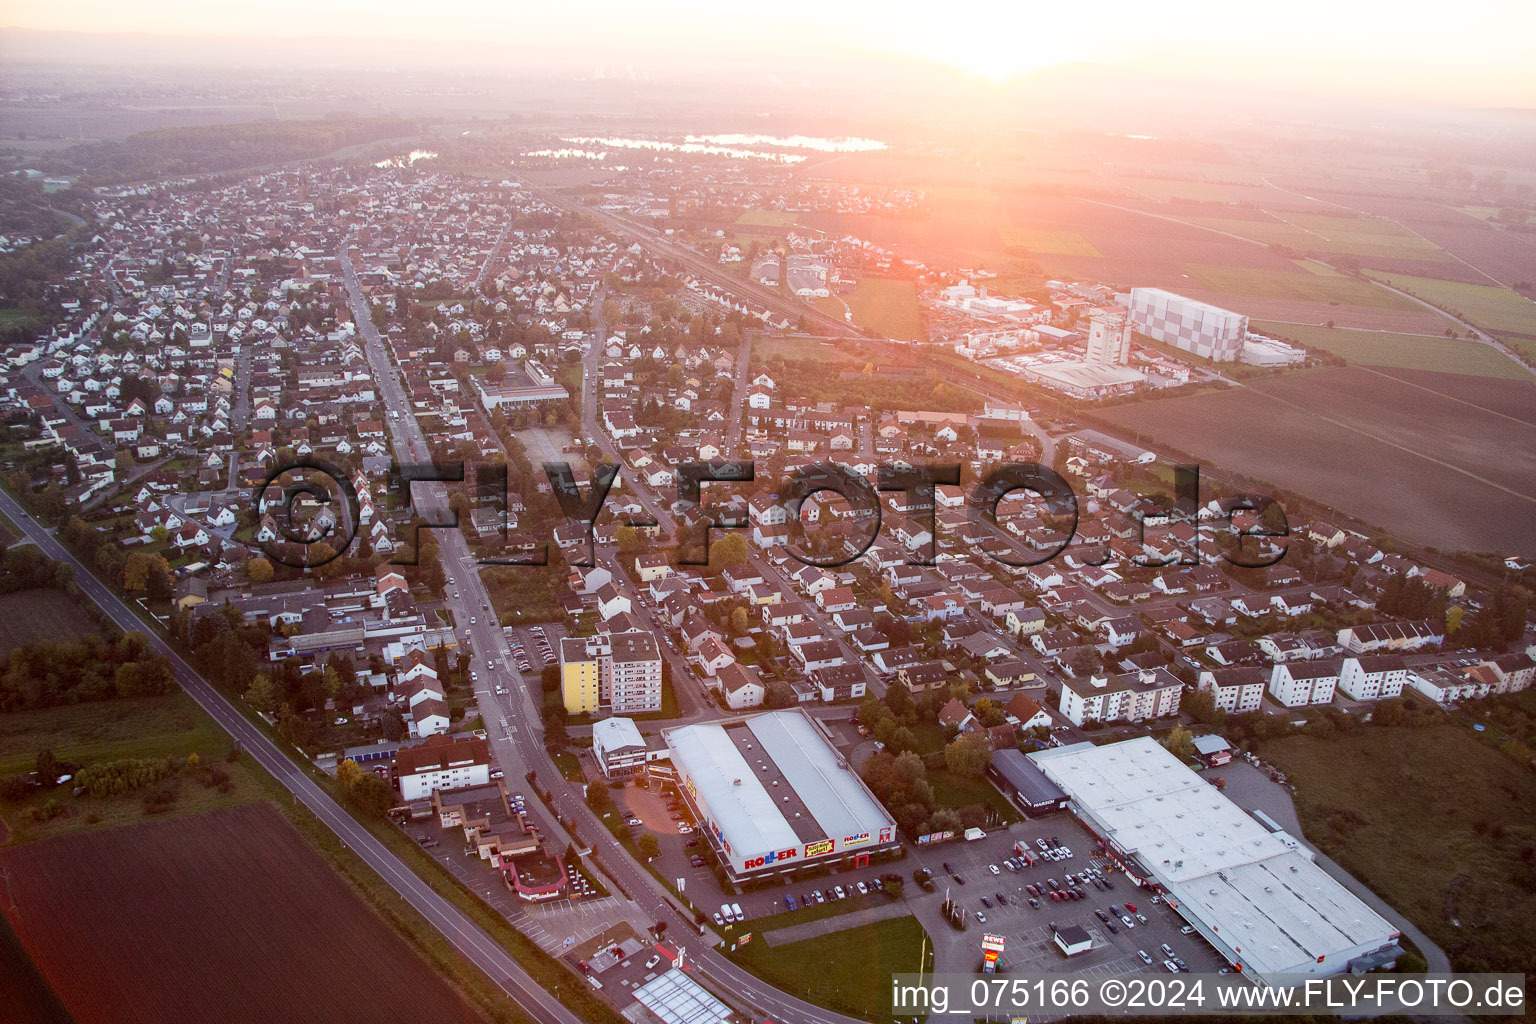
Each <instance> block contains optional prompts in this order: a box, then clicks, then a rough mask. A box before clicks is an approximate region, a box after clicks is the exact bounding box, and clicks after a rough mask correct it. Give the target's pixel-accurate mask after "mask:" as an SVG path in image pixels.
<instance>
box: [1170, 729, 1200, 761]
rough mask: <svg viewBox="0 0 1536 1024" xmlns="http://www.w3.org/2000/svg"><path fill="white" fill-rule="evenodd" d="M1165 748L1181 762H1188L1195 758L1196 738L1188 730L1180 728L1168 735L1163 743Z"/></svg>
mask: <svg viewBox="0 0 1536 1024" xmlns="http://www.w3.org/2000/svg"><path fill="white" fill-rule="evenodd" d="M1163 746H1165V747H1167V748H1168V753H1170V754H1172V755H1173V756H1174V757H1176V758H1178V759H1179V760H1180V761H1187V760H1189V759H1190V758H1191V757H1194V756H1195V738H1194V736H1193V735H1192V734H1191V733H1190V731H1189V730H1188V729H1185V728H1183V727H1179V728H1176V729H1174V730H1173V731H1172V732H1170V733H1169V734H1168V738H1167V739H1165V740H1164V741H1163Z"/></svg>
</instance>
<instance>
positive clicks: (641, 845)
mask: <svg viewBox="0 0 1536 1024" xmlns="http://www.w3.org/2000/svg"><path fill="white" fill-rule="evenodd" d="M635 849H637V850H639V851H640V856H642V857H644V858H645V859H646V860H652V859H654V858H655V857H656V856H657V855H658V854H660V853H661V840H659V839H657V838H656V837H655V836H654V835H652V834H651V833H649V832H642V833H640V835H639V836H638V837H636V839H635Z"/></svg>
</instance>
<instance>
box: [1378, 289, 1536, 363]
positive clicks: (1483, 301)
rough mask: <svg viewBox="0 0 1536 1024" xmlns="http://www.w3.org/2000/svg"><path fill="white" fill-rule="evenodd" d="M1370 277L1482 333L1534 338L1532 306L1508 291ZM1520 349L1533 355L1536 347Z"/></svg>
mask: <svg viewBox="0 0 1536 1024" xmlns="http://www.w3.org/2000/svg"><path fill="white" fill-rule="evenodd" d="M1371 276H1372V277H1374V278H1377V279H1378V280H1381V281H1385V282H1386V283H1387V284H1390V285H1391V286H1392V287H1394V288H1401V289H1402V290H1403V291H1405V292H1411V293H1413V294H1414V295H1417V296H1418V297H1419V298H1421V299H1423V300H1425V301H1426V302H1432V303H1434V304H1435V305H1436V306H1439V307H1441V308H1442V309H1444V310H1446V311H1448V312H1450V313H1454V314H1456V315H1457V316H1460V317H1463V318H1465V319H1467V320H1470V321H1471V322H1472V323H1474V324H1476V325H1477V326H1479V327H1481V328H1482V329H1483V330H1485V331H1512V332H1514V333H1517V334H1532V335H1536V302H1532V301H1531V300H1529V299H1527V298H1524V297H1522V296H1520V295H1517V294H1516V293H1515V292H1512V291H1510V290H1509V289H1508V288H1499V287H1496V286H1494V285H1489V284H1465V283H1463V282H1461V281H1441V280H1438V279H1436V278H1433V277H1409V276H1407V275H1406V274H1381V273H1373V274H1372V275H1371ZM1522 347H1523V348H1525V350H1526V351H1527V352H1533V351H1536V344H1533V343H1531V342H1527V343H1526V344H1525V345H1523V346H1522Z"/></svg>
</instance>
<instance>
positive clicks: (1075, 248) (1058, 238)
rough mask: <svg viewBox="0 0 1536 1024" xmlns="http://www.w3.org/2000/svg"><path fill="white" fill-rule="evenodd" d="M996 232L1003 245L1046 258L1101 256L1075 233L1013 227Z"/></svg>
mask: <svg viewBox="0 0 1536 1024" xmlns="http://www.w3.org/2000/svg"><path fill="white" fill-rule="evenodd" d="M998 230H999V231H1000V232H1001V233H1002V236H1003V244H1005V245H1007V246H1010V247H1011V246H1019V247H1020V248H1023V249H1027V250H1029V251H1030V252H1032V253H1044V254H1045V255H1048V256H1094V257H1098V256H1102V255H1103V253H1101V252H1099V250H1098V249H1096V248H1094V245H1093V243H1092V242H1090V241H1088V239H1086V238H1084V237H1083V236H1082V235H1081V234H1079V233H1078V232H1076V231H1052V230H1050V229H1048V228H1015V227H1003V228H999V229H998Z"/></svg>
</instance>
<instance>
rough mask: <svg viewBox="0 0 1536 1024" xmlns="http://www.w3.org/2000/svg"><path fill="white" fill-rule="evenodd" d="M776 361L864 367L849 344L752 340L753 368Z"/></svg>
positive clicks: (763, 337) (777, 339)
mask: <svg viewBox="0 0 1536 1024" xmlns="http://www.w3.org/2000/svg"><path fill="white" fill-rule="evenodd" d="M774 359H783V360H786V361H789V362H822V363H849V364H853V365H858V366H862V365H864V363H863V361H862V360H861V359H860V357H859V356H857V355H856V354H854V353H853V352H852V351H850V348H849V346H848V344H847V343H838V342H830V343H829V342H824V341H809V340H807V339H804V338H770V337H767V336H765V335H761V334H759V335H758V336H757V337H756V338H754V339H753V340H752V366H753V367H754V368H758V367H761V366H765V365H766V364H768V363H769V362H771V361H772V360H774Z"/></svg>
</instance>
